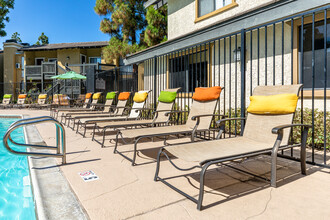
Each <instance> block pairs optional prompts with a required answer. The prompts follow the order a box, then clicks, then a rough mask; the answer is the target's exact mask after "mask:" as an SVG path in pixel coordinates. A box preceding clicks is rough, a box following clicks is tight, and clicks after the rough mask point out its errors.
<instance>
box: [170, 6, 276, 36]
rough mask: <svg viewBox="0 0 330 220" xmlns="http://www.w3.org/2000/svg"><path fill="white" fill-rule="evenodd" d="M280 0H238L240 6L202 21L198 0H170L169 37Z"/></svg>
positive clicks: (180, 34) (186, 32)
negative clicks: (198, 15) (197, 13)
mask: <svg viewBox="0 0 330 220" xmlns="http://www.w3.org/2000/svg"><path fill="white" fill-rule="evenodd" d="M278 1H280V0H248V1H247V0H236V3H237V4H238V6H236V7H233V8H230V9H228V10H226V11H223V12H221V13H219V14H217V15H214V16H212V17H210V18H207V19H204V20H202V21H198V22H195V18H196V3H195V2H196V0H180V1H177V0H168V39H169V40H171V39H174V38H177V37H179V36H182V35H184V34H188V33H190V32H193V31H196V30H198V29H201V28H204V27H206V26H208V25H211V24H214V23H217V22H221V21H225V20H227V19H229V18H233V17H235V16H237V15H240V14H242V13H246V12H248V11H250V10H254V9H256V8H259V7H261V6H265V5H268V4H271V3H274V2H278Z"/></svg>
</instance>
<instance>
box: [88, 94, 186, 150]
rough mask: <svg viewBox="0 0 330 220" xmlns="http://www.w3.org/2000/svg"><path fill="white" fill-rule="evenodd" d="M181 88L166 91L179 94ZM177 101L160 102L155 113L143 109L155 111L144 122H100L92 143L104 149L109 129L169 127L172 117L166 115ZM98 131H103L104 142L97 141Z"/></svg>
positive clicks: (96, 126) (94, 129) (95, 126)
mask: <svg viewBox="0 0 330 220" xmlns="http://www.w3.org/2000/svg"><path fill="white" fill-rule="evenodd" d="M180 89H181V88H175V89H165V91H168V92H178V91H179V90H180ZM174 103H175V100H173V102H170V103H166V102H160V101H159V102H158V105H157V109H156V110H155V111H153V110H154V109H153V108H143V109H142V110H149V111H153V112H152V114H153V116H154V117H153V119H149V120H148V119H143V120H134V121H125V122H123V121H119V122H118V121H108V122H100V123H95V125H94V128H93V136H92V141H94V140H95V141H96V142H97V143H99V144H101V147H104V142H105V136H106V135H105V133H106V130H109V129H113V130H116V129H119V128H124V129H126V128H129V127H134V128H137V127H143V126H145V127H154V126H160V125H163V126H164V125H165V126H168V125H169V124H170V117H169V115H165V114H166V113H167V112H170V111H172V109H173V107H174ZM135 111H139V109H135ZM96 129H97V130H98V131H99V132H100V129H102V136H103V137H102V142H99V141H98V140H96V139H95V138H94V137H95V133H96V132H95V131H96Z"/></svg>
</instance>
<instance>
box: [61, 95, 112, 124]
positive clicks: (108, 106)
mask: <svg viewBox="0 0 330 220" xmlns="http://www.w3.org/2000/svg"><path fill="white" fill-rule="evenodd" d="M115 93H116V95H117V93H118V92H117V91H115ZM115 100H116V99H115V98H114V99H107V100H106V101H105V103H104V104H97V103H96V104H94V106H95V107H103V110H95V111H92V112H90V111H82V112H80V111H79V112H72V113H71V112H70V113H67V114H66V115H65V116H64V118H65V121H64V124H66V122H67V121H69V122H68V127H70V121H71V120H72V121H73V126H72V130H74V125H75V122H74V121H75V119H76V118H79V117H84V116H95V115H108V114H111V112H112V111H113V109H114V108H115V107H116V106H115V105H114V104H113V102H114V101H115Z"/></svg>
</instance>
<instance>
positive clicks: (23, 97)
mask: <svg viewBox="0 0 330 220" xmlns="http://www.w3.org/2000/svg"><path fill="white" fill-rule="evenodd" d="M18 98H19V99H25V98H26V94H20V95H19V96H18Z"/></svg>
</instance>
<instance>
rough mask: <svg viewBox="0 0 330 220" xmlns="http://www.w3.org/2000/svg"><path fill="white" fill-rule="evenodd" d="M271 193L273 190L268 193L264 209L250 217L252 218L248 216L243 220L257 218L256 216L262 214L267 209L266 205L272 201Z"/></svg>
mask: <svg viewBox="0 0 330 220" xmlns="http://www.w3.org/2000/svg"><path fill="white" fill-rule="evenodd" d="M272 192H273V188H271V189H270V192H269V199H268V201H267V202H266V205H265V208H264V209H263V210H262V211H261V212H260V213H259V214H256V215H252V216H249V217H247V218H246V219H245V220H247V219H251V218H254V217H257V216H260V215H262V214H264V213H265V212H266V210H267V208H268V204H269V203H270V201H271V200H272Z"/></svg>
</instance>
